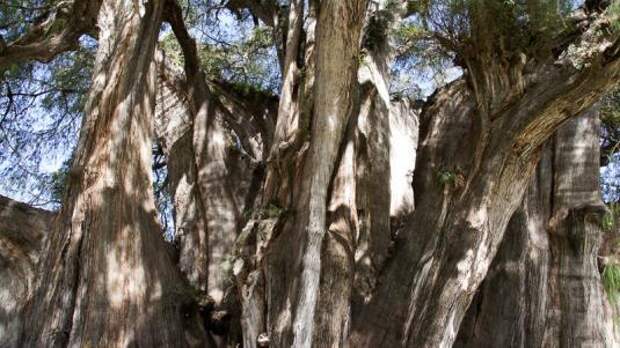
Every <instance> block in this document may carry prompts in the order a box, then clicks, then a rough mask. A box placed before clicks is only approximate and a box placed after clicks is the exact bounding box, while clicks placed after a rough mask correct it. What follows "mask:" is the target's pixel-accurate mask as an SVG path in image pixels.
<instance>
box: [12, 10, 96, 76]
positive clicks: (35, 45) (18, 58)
mask: <svg viewBox="0 0 620 348" xmlns="http://www.w3.org/2000/svg"><path fill="white" fill-rule="evenodd" d="M100 6H101V1H100V0H75V1H72V2H71V1H68V2H60V3H59V4H58V5H57V6H56V7H55V8H54V9H53V10H52V11H50V12H49V13H48V14H47V15H46V16H45V17H44V18H43V19H41V20H40V21H37V23H35V24H33V25H32V26H31V27H30V28H29V30H28V31H27V32H26V33H24V34H23V35H22V36H20V37H19V38H17V39H16V40H14V41H12V42H9V43H6V42H5V41H4V39H2V38H1V37H0V71H2V70H4V69H6V68H7V67H8V66H10V65H12V64H15V63H20V62H24V61H29V60H37V61H40V62H48V61H50V60H51V59H53V58H54V57H55V56H57V55H58V54H60V53H62V52H66V51H70V50H73V49H76V48H77V46H78V44H79V41H78V40H79V38H80V36H82V35H83V34H89V33H90V34H93V33H94V32H95V30H96V26H95V23H96V19H97V14H98V13H99V7H100Z"/></svg>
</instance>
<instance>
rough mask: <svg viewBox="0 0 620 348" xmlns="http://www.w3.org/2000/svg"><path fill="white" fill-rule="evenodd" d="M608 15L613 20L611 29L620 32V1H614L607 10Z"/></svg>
mask: <svg viewBox="0 0 620 348" xmlns="http://www.w3.org/2000/svg"><path fill="white" fill-rule="evenodd" d="M607 15H608V16H609V17H610V18H611V27H612V29H614V30H620V0H613V1H612V3H611V4H610V5H609V7H608V8H607Z"/></svg>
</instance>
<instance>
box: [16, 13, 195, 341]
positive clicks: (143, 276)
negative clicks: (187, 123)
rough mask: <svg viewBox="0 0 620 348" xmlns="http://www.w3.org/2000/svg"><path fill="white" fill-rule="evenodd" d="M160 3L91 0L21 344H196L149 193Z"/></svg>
mask: <svg viewBox="0 0 620 348" xmlns="http://www.w3.org/2000/svg"><path fill="white" fill-rule="evenodd" d="M162 9H163V2H162V1H148V2H147V1H136V2H131V3H118V2H116V1H104V2H103V3H102V6H101V10H100V13H99V16H98V22H97V23H98V28H99V47H98V51H97V57H96V62H95V69H94V75H93V86H92V88H91V92H90V95H89V99H88V102H87V106H86V110H85V116H84V117H85V119H84V121H83V127H82V131H81V134H80V139H79V143H78V147H77V150H76V153H75V156H74V159H73V164H72V167H71V170H70V173H69V176H70V178H69V187H68V189H67V192H66V194H65V197H64V200H63V206H62V209H61V211H60V213H59V216H58V218H57V220H56V223H55V225H54V227H53V230H52V232H51V234H50V238H49V240H48V243H47V248H46V250H45V252H44V256H43V258H42V262H41V264H40V268H39V270H40V271H39V272H40V279H38V280H39V281H38V284H39V287H38V290H37V292H36V294H35V296H34V300H33V305H32V309H31V311H30V313H29V317H28V320H27V324H26V325H27V327H28V330H26V331H25V332H24V335H23V340H22V344H23V345H24V346H28V347H40V346H54V347H65V346H109V347H124V346H179V345H181V346H184V345H194V344H200V343H202V342H204V332H203V330H202V329H201V327H200V326H198V325H196V323H197V321H196V315H195V312H196V311H195V306H193V304H192V299H191V296H190V294H189V292H188V291H187V289H186V287H185V285H184V284H185V283H184V282H183V280H182V278H181V276H180V273H179V272H178V270H177V269H176V267H175V265H174V263H173V259H172V255H171V254H170V252H169V250H168V247H167V246H166V244H165V242H164V240H163V238H162V235H161V233H160V226H159V223H158V221H157V212H156V208H155V204H154V198H153V188H152V175H151V142H152V139H151V138H152V129H153V124H152V123H153V110H154V98H155V89H156V79H155V77H156V75H155V64H154V60H153V52H154V47H155V44H156V40H157V35H158V32H159V27H160V23H161V13H162Z"/></svg>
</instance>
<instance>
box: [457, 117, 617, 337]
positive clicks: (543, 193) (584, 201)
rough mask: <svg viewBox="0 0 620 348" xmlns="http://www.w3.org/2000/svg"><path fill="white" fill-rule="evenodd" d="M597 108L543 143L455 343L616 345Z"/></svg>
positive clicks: (571, 122)
mask: <svg viewBox="0 0 620 348" xmlns="http://www.w3.org/2000/svg"><path fill="white" fill-rule="evenodd" d="M598 152H599V121H598V115H597V113H596V111H595V110H592V111H590V112H587V113H586V114H584V115H583V116H579V117H577V118H574V119H571V120H570V121H568V122H567V123H566V124H565V125H563V126H562V127H561V128H560V129H559V130H558V131H557V132H556V134H555V135H554V136H553V137H552V138H551V139H550V140H549V142H548V144H546V145H545V150H544V152H543V155H542V159H541V162H540V163H539V164H538V168H537V172H536V175H535V176H534V177H533V178H532V182H531V184H530V186H529V188H528V190H527V193H526V195H525V197H524V200H523V203H522V205H521V207H520V208H519V209H518V210H517V211H516V213H515V215H514V216H513V217H512V219H511V221H510V223H509V225H508V229H507V231H506V236H505V239H504V241H503V242H502V245H501V246H500V249H499V251H498V254H497V256H496V258H495V260H494V261H493V264H492V265H491V268H490V270H489V273H488V275H487V278H486V279H485V281H484V282H483V284H482V285H481V287H480V289H479V291H478V293H477V294H476V297H475V298H474V300H473V302H472V305H471V306H470V308H469V310H468V314H467V316H466V318H465V319H464V321H463V324H462V326H461V329H460V331H459V339H458V340H457V342H456V345H455V346H457V347H491V346H502V347H543V346H544V347H582V346H593V347H614V346H615V345H616V344H617V343H615V341H614V334H613V322H612V320H611V319H612V318H611V313H610V309H611V307H610V306H609V304H608V303H607V297H606V295H605V292H604V291H603V289H602V284H601V280H600V276H599V271H598V262H597V260H598V255H599V254H598V251H599V247H600V244H601V241H602V237H603V233H604V232H603V231H602V229H601V226H600V218H601V217H602V214H603V213H604V206H603V203H602V202H601V199H600V194H599V190H600V189H599V186H598V176H599V164H598V159H599V157H598Z"/></svg>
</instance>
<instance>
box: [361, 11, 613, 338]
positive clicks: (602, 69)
mask: <svg viewBox="0 0 620 348" xmlns="http://www.w3.org/2000/svg"><path fill="white" fill-rule="evenodd" d="M600 21H603V22H604V21H605V19H604V18H603V17H601V18H595V19H594V20H593V21H592V22H591V23H589V27H588V29H587V30H586V31H585V33H584V34H582V35H583V36H581V37H582V38H583V39H582V40H581V41H577V43H575V44H574V45H580V47H581V49H583V50H584V51H588V52H599V53H600V52H607V53H602V54H597V53H594V54H593V55H591V56H588V58H586V59H587V60H590V62H591V63H590V64H591V65H589V66H588V67H587V68H585V67H584V68H580V69H577V68H576V67H575V65H574V59H576V57H570V56H571V55H572V54H573V52H574V51H573V49H575V48H574V47H573V48H571V49H570V50H567V52H565V53H564V54H560V55H559V56H558V58H557V60H556V61H555V62H553V63H552V64H549V63H548V62H547V63H540V65H539V66H536V64H537V62H536V61H535V60H532V61H531V62H529V64H530V66H528V69H525V70H518V71H520V72H518V71H517V72H515V70H514V69H520V68H519V66H518V65H515V66H510V71H508V72H505V75H497V74H499V72H497V71H495V72H492V74H495V75H493V76H494V78H493V79H492V80H485V78H484V77H480V76H476V75H475V74H476V72H475V71H468V74H467V75H466V76H465V80H463V81H457V82H454V83H452V84H450V85H449V86H447V87H446V88H444V89H443V90H440V91H438V92H437V93H436V95H435V96H434V97H433V98H431V102H430V104H429V105H427V106H426V107H425V108H424V111H423V113H422V115H421V117H420V118H421V120H422V126H421V134H422V136H421V137H420V138H421V139H423V140H422V142H421V146H420V150H419V152H418V158H417V165H416V173H415V175H414V190H415V192H416V202H417V205H416V210H415V212H414V213H413V216H412V219H411V220H410V221H409V223H408V225H407V229H406V233H403V237H404V238H403V239H404V240H403V241H402V243H401V245H400V246H398V247H397V249H396V255H395V256H394V260H393V262H392V263H391V264H390V266H389V267H388V269H386V271H385V274H384V276H383V277H384V278H383V281H382V284H381V286H380V287H379V288H378V290H377V291H376V292H375V294H374V295H373V298H372V299H371V301H370V303H369V305H368V306H366V308H363V309H362V311H361V314H360V315H359V316H357V317H356V318H355V319H356V320H357V323H356V321H354V324H353V334H352V344H354V345H360V346H386V345H387V346H397V345H406V346H436V347H447V346H451V345H452V344H453V342H454V340H455V339H456V334H457V332H458V327H459V325H460V322H461V319H462V318H463V316H464V315H465V311H466V309H467V307H468V306H469V304H470V302H471V299H472V298H473V295H474V293H475V290H476V289H477V287H478V285H479V284H480V282H481V281H482V280H483V279H484V277H485V275H486V272H487V269H488V266H489V264H490V262H491V260H492V259H493V257H494V255H495V252H496V250H497V248H498V246H499V244H500V241H501V240H502V237H503V233H504V231H505V228H506V226H507V224H508V220H509V217H510V215H512V213H513V212H514V210H516V208H517V207H518V205H519V203H520V201H521V198H522V195H523V193H524V188H525V187H526V186H527V183H528V182H529V180H530V176H531V175H532V173H533V172H534V166H535V163H536V162H537V160H538V151H539V150H538V149H539V147H540V145H541V144H542V143H543V142H544V140H545V139H546V138H547V137H549V136H550V135H551V134H552V133H553V131H554V130H555V129H556V128H557V127H558V126H559V125H560V124H561V122H563V121H564V120H565V119H567V118H568V117H570V116H573V115H575V114H579V113H581V112H582V111H583V110H585V109H586V108H588V107H589V106H590V105H591V104H592V103H593V102H594V101H595V98H596V96H599V94H598V92H597V91H600V90H602V89H606V88H608V86H609V85H610V83H611V82H612V81H613V79H616V78H617V76H618V74H619V67H620V58H619V56H618V51H617V49H616V48H615V46H614V45H617V44H618V43H617V38H616V37H612V38H610V40H611V41H607V39H603V40H600V37H598V38H594V37H595V36H596V35H595V34H594V33H595V32H598V31H599V30H600V28H601V26H600V25H601V22H600ZM607 49H610V51H607ZM577 50H579V48H577ZM526 59H527V58H526ZM482 66H484V65H482ZM560 67H562V68H560ZM530 69H531V70H530ZM502 76H503V77H502ZM504 77H505V78H504ZM610 77H611V79H609V78H610ZM479 78H480V79H481V81H483V82H484V81H486V82H488V83H491V84H493V83H495V81H502V83H507V84H508V85H512V84H514V86H511V88H519V89H518V90H516V91H517V92H514V91H513V92H511V93H505V94H501V93H504V92H506V91H503V92H502V90H501V89H499V90H498V88H500V87H501V84H500V86H495V85H488V86H486V87H485V88H482V89H480V88H475V89H471V88H470V87H469V86H470V85H472V84H474V83H479V82H480V81H478V79H479ZM472 79H476V81H472ZM524 86H525V87H524ZM471 90H473V92H470V91H471ZM481 91H483V92H481ZM484 91H487V92H484ZM488 91H496V92H498V93H500V94H498V95H493V96H489V95H483V97H482V98H479V97H478V96H476V94H477V93H488ZM518 91H521V92H518ZM500 100H501V102H500ZM481 103H489V104H488V105H486V104H485V105H486V106H485V107H481ZM472 134H475V135H476V136H475V137H472ZM403 279H406V280H407V282H406V283H404V282H403ZM403 298H404V299H407V300H406V303H408V304H407V305H403V302H402V300H401V299H403ZM387 313H389V315H390V318H389V319H388V318H387V317H385V316H386V315H388V314H387ZM394 318H395V319H394ZM402 323H404V325H403V324H402Z"/></svg>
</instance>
